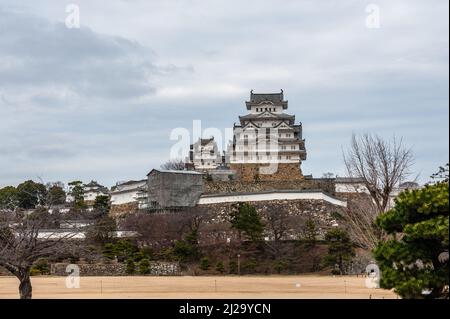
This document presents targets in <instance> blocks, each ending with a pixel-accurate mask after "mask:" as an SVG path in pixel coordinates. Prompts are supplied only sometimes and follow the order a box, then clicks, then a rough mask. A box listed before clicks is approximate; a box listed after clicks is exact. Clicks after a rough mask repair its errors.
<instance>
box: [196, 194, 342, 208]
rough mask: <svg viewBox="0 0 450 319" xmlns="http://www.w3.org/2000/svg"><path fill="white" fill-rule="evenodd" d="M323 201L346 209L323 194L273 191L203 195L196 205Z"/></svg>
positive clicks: (334, 199)
mask: <svg viewBox="0 0 450 319" xmlns="http://www.w3.org/2000/svg"><path fill="white" fill-rule="evenodd" d="M299 199H300V200H301V199H303V200H308V199H309V200H323V201H325V202H328V203H330V204H333V205H337V206H342V207H347V202H346V201H342V200H340V199H337V198H334V197H331V196H330V195H327V194H325V193H323V192H302V191H298V192H295V191H294V192H293V191H289V192H286V191H273V192H260V193H248V194H234V195H233V194H230V195H203V196H201V197H200V199H199V201H198V204H199V205H207V204H218V203H235V202H260V201H269V200H299Z"/></svg>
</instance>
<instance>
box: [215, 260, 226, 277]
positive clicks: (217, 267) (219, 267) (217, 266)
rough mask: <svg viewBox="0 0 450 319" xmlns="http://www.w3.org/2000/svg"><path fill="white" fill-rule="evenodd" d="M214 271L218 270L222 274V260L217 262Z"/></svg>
mask: <svg viewBox="0 0 450 319" xmlns="http://www.w3.org/2000/svg"><path fill="white" fill-rule="evenodd" d="M216 271H218V272H220V273H221V274H223V273H224V272H225V267H224V265H223V262H221V261H218V262H217V264H216Z"/></svg>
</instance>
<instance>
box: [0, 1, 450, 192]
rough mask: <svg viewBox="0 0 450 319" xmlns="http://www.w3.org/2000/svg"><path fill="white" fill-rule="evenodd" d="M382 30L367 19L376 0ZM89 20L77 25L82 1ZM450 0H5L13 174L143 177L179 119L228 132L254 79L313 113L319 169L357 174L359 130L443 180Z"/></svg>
mask: <svg viewBox="0 0 450 319" xmlns="http://www.w3.org/2000/svg"><path fill="white" fill-rule="evenodd" d="M371 2H372V3H374V4H376V5H377V6H378V8H379V9H380V27H379V28H368V27H367V25H366V19H367V16H368V15H369V14H370V13H367V12H366V6H367V5H368V4H369V3H371ZM69 3H75V4H77V5H78V7H79V10H80V26H81V27H80V28H68V27H67V26H66V23H65V21H66V18H67V16H68V13H66V5H67V4H69ZM448 9H449V8H448V1H446V0H440V1H437V0H436V1H423V0H416V1H412V0H403V1H392V0H389V1H356V0H354V1H351V0H348V1H288V0H286V1H275V0H274V1H261V0H258V1H256V0H254V1H242V0H238V1H234V0H223V1H217V0H202V1H200V0H198V1H189V0H183V1H182V0H179V1H175V0H173V1H172V0H165V1H145V0H127V1H126V0H116V1H112V0H109V1H92V0H86V1H84V0H83V1H73V2H65V1H60V0H54V1H50V0H47V1H46V0H41V1H20V0H0V187H1V186H5V185H16V184H18V183H20V182H21V181H24V180H26V179H34V180H38V179H42V180H43V181H45V182H49V181H63V182H68V181H70V180H74V179H80V180H83V181H84V182H88V181H90V180H91V179H94V180H97V181H99V182H100V183H103V184H105V185H107V186H111V185H113V184H115V182H116V181H119V180H129V179H141V178H144V177H145V175H146V174H147V173H148V171H150V169H152V168H155V167H159V165H160V164H161V163H162V162H164V161H165V160H166V159H167V158H168V157H169V152H170V148H171V146H172V145H173V144H174V143H175V141H171V140H170V132H171V130H172V129H174V128H176V127H185V128H187V129H191V128H192V120H196V119H197V120H202V126H203V128H207V127H216V128H219V129H220V130H222V131H223V130H224V129H225V128H229V127H232V126H233V123H234V122H237V121H238V116H239V115H243V114H245V113H246V109H245V104H244V101H245V100H247V99H248V98H249V91H250V90H251V89H254V90H255V92H272V91H273V92H279V90H280V89H284V92H285V97H286V99H288V100H289V109H288V113H291V114H295V116H296V121H301V122H302V123H303V135H304V138H305V139H306V148H307V151H308V158H307V160H306V161H305V162H304V163H303V164H302V168H303V172H304V173H305V174H313V176H316V177H320V176H321V175H322V173H324V172H334V173H337V174H339V175H343V174H344V168H343V163H342V148H345V147H346V145H348V144H349V141H350V138H351V135H352V133H363V132H369V133H376V134H379V135H381V136H383V137H386V138H390V137H392V136H393V135H396V136H402V137H403V138H404V141H405V142H406V144H408V145H410V146H411V147H412V149H413V151H414V154H415V157H416V163H415V165H414V171H415V173H416V174H419V179H420V181H421V182H424V181H427V180H428V176H429V175H430V174H431V173H433V172H434V171H435V170H436V169H437V167H438V166H439V165H442V164H444V163H446V162H447V161H448V154H449V149H448V143H449V141H448V130H449V122H448V115H449V114H448V113H449V109H448V103H449V94H448V85H449V83H448V82H449V74H448V69H449V65H448V62H449V44H448V36H449V35H448V28H449V16H448Z"/></svg>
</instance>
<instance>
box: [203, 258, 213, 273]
mask: <svg viewBox="0 0 450 319" xmlns="http://www.w3.org/2000/svg"><path fill="white" fill-rule="evenodd" d="M209 267H211V263H210V262H209V258H208V257H203V258H202V259H200V269H201V270H205V271H206V270H208V269H209Z"/></svg>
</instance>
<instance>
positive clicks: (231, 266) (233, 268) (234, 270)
mask: <svg viewBox="0 0 450 319" xmlns="http://www.w3.org/2000/svg"><path fill="white" fill-rule="evenodd" d="M228 269H229V273H230V274H237V272H238V265H237V262H236V261H235V260H230V263H229V264H228Z"/></svg>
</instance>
